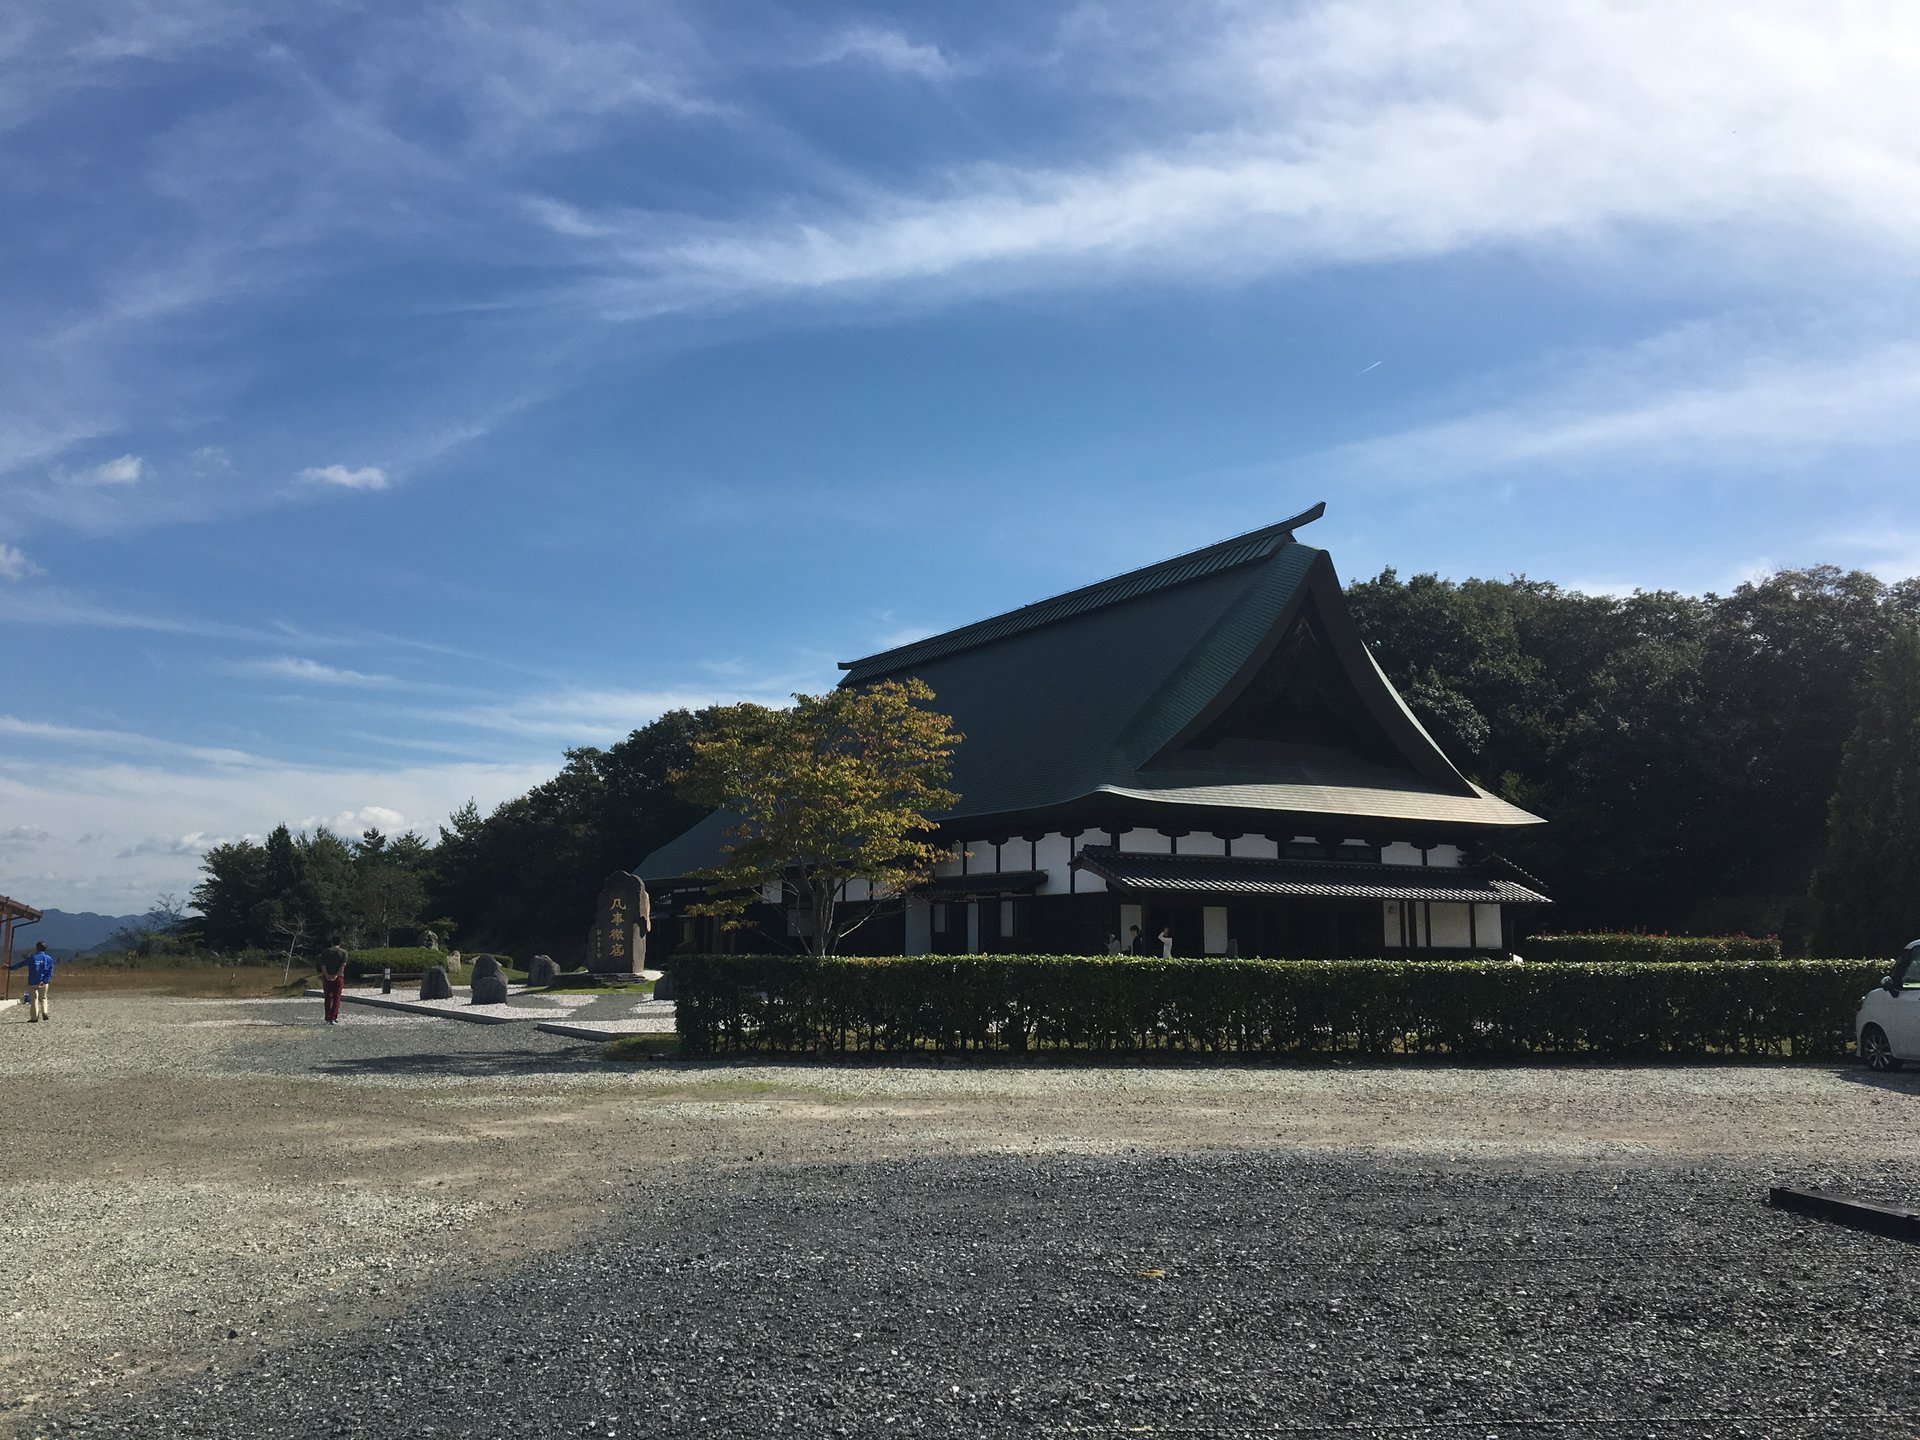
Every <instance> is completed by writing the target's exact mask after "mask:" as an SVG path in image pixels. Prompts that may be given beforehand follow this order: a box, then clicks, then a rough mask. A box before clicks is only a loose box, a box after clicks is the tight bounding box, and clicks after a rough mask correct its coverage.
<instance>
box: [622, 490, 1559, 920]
mask: <svg viewBox="0 0 1920 1440" xmlns="http://www.w3.org/2000/svg"><path fill="white" fill-rule="evenodd" d="M1325 508H1326V507H1325V506H1324V505H1316V506H1314V507H1313V508H1312V509H1310V510H1308V511H1305V512H1304V513H1302V514H1300V515H1296V516H1294V517H1293V518H1292V519H1290V520H1284V521H1282V522H1280V523H1279V524H1276V525H1270V526H1268V527H1266V528H1265V529H1262V530H1256V531H1253V532H1252V533H1250V534H1246V535H1240V536H1236V537H1234V538H1233V539H1230V540H1223V541H1221V542H1220V543H1218V544H1216V545H1210V546H1208V547H1206V548H1205V549H1202V550H1196V551H1194V552H1192V553H1191V554H1187V555H1180V556H1176V557H1174V558H1173V559H1171V560H1163V561H1161V562H1160V563H1159V564H1156V565H1149V566H1147V567H1146V568H1145V569H1141V570H1134V571H1131V572H1129V573H1127V574H1125V575H1119V576H1116V577H1114V578H1113V579H1111V580H1103V581H1101V582H1100V583H1098V584H1095V585H1088V586H1085V587H1084V588H1082V589H1078V590H1072V591H1069V592H1068V593H1066V594H1064V595H1058V596H1055V597H1054V598H1052V599H1050V600H1042V601H1040V602H1038V603H1037V604H1033V605H1027V606H1024V607H1023V608H1021V609H1018V610H1013V611H1009V612H1008V613H1006V614H1004V615H996V616H994V617H992V618H991V619H987V620H981V621H978V622H976V623H974V624H971V625H966V626H963V627H961V628H960V629H958V630H950V631H948V632H946V633H945V634H943V635H935V636H932V637H930V638H928V639H925V640H916V641H914V642H913V643H911V644H908V645H902V646H899V647H898V648H896V649H892V650H888V651H885V652H883V653H881V654H878V655H870V656H868V657H866V658H865V659H863V660H853V661H848V662H845V663H843V665H842V666H841V668H842V669H843V670H845V671H846V675H845V678H844V679H843V681H842V682H841V683H842V684H846V685H864V684H869V683H872V682H875V681H881V680H887V679H905V678H907V677H909V676H918V677H919V678H920V679H922V680H924V681H926V683H927V684H928V685H930V686H931V687H932V688H933V691H934V695H935V699H934V702H933V703H934V707H935V708H937V709H939V710H941V711H943V712H945V713H947V714H950V715H951V716H953V718H954V722H955V725H956V728H957V729H958V730H959V731H960V732H961V733H962V734H963V735H964V736H965V737H966V738H965V740H964V741H963V742H962V743H961V745H960V747H959V749H958V750H957V751H956V753H955V757H954V766H953V780H952V784H951V788H952V789H953V790H955V791H957V792H958V793H959V795H960V797H961V798H960V801H959V803H958V804H957V805H956V806H955V807H954V808H953V810H951V811H950V812H948V813H945V814H943V815H940V816H938V817H936V818H937V819H938V821H939V824H940V834H939V837H938V838H939V841H940V843H942V844H943V845H944V846H945V847H946V849H947V851H948V856H947V858H946V859H944V860H942V861H941V862H940V864H939V866H938V867H937V869H936V872H935V878H934V879H933V881H932V883H931V884H929V885H928V886H926V887H925V888H924V890H922V891H921V892H919V893H917V894H915V895H914V896H912V897H910V898H909V899H907V900H906V901H905V902H904V903H903V902H901V901H899V900H894V901H890V902H887V903H885V904H883V905H882V906H880V907H879V908H878V909H877V911H876V914H875V917H874V919H873V920H872V921H871V922H870V923H869V924H867V925H866V926H864V927H863V928H862V929H861V930H859V931H858V932H856V934H855V935H854V936H853V937H852V939H851V940H850V942H849V943H848V944H847V945H846V946H845V947H843V948H845V949H847V950H849V951H853V952H859V953H869V954H873V953H881V954H886V953H894V954H897V953H906V954H922V953H927V952H939V953H965V952H973V951H1018V952H1025V953H1030V954H1063V953H1065V954H1072V953H1079V954H1089V953H1098V952H1099V951H1101V950H1102V949H1103V948H1104V947H1105V946H1106V944H1107V941H1108V937H1109V936H1110V935H1114V934H1118V935H1119V936H1121V937H1122V938H1123V940H1124V939H1125V938H1127V937H1129V936H1130V933H1131V929H1132V927H1133V926H1136V925H1137V926H1139V927H1140V929H1141V932H1142V933H1143V934H1144V935H1146V936H1149V937H1155V936H1158V935H1159V933H1160V931H1161V929H1162V927H1163V926H1164V927H1167V928H1170V929H1171V931H1172V934H1173V950H1174V953H1175V954H1176V955H1196V956H1197V955H1267V956H1277V957H1285V958H1314V957H1334V956H1374V955H1380V956H1432V957H1435V958H1439V957H1446V956H1470V955H1499V954H1502V953H1504V952H1506V951H1509V950H1511V949H1513V948H1514V945H1515V943H1516V934H1517V933H1518V932H1517V928H1516V927H1517V926H1519V925H1520V924H1521V923H1522V922H1523V920H1524V917H1525V915H1526V913H1527V912H1526V910H1525V909H1524V907H1530V906H1539V905H1542V904H1545V903H1547V900H1546V896H1545V894H1544V893H1543V889H1544V887H1543V886H1542V885H1541V884H1540V882H1539V881H1537V880H1535V879H1533V878H1532V877H1531V876H1529V875H1527V874H1525V872H1523V871H1521V870H1519V869H1518V868H1517V867H1515V866H1513V865H1511V864H1510V863H1508V862H1506V861H1504V860H1502V859H1501V858H1500V857H1499V856H1498V855H1496V854H1495V853H1494V847H1495V846H1496V845H1497V844H1498V843H1499V841H1500V839H1501V837H1503V836H1505V835H1507V834H1509V833H1511V832H1513V831H1516V830H1519V829H1521V828H1523V827H1527V826H1532V825H1538V824H1541V823H1542V822H1541V820H1540V817H1538V816H1536V815H1532V814H1529V813H1528V812H1527V811H1525V810H1522V809H1519V808H1518V807H1516V806H1514V805H1511V804H1509V803H1507V802H1506V801H1504V800H1502V799H1500V798H1498V797H1497V796H1495V795H1492V794H1490V793H1489V792H1488V791H1486V790H1484V789H1482V788H1481V787H1480V786H1478V785H1476V784H1474V783H1473V782H1472V781H1470V780H1468V779H1467V778H1466V777H1465V776H1463V775H1462V774H1461V773H1460V772H1459V771H1458V770H1457V769H1456V768H1454V766H1453V764H1452V763H1451V762H1450V761H1449V760H1448V759H1447V757H1446V756H1445V755H1444V754H1442V753H1441V751H1440V747H1439V746H1438V745H1436V744H1435V743H1434V741H1433V738H1432V737H1431V736H1430V735H1428V734H1427V732H1426V730H1425V729H1424V728H1423V727H1422V726H1421V724H1420V722H1419V721H1418V720H1416V719H1415V718H1414V716H1413V714H1412V712H1411V711H1409V710H1408V709H1407V706H1406V704H1405V702H1403V701H1402V700H1401V698H1400V696H1399V694H1398V693H1397V692H1396V691H1395V690H1394V688H1393V686H1392V685H1391V684H1389V683H1388V681H1387V679H1386V677H1385V675H1383V674H1382V673H1381V671H1380V668H1379V666H1377V665H1376V664H1375V663H1374V661H1373V657H1372V656H1371V655H1370V654H1369V653H1368V651H1367V647H1366V646H1365V644H1364V643H1362V641H1361V639H1360V636H1359V634H1358V632H1357V631H1356V630H1355V628H1354V623H1353V619H1352V617H1351V615H1350V614H1349V612H1348V609H1347V603H1346V597H1345V596H1344V595H1343V594H1342V592H1341V589H1340V582H1339V580H1338V579H1337V578H1336V576H1335V574H1334V570H1333V562H1332V561H1331V560H1330V559H1329V557H1328V556H1327V554H1326V552H1325V551H1322V550H1317V549H1314V548H1313V547H1312V546H1309V545H1305V544H1302V543H1301V542H1300V540H1299V539H1297V538H1296V536H1295V532H1296V531H1297V530H1299V529H1300V528H1301V527H1302V526H1304V525H1306V524H1308V523H1309V522H1311V521H1313V520H1316V519H1318V518H1319V517H1320V515H1321V514H1322V513H1323V512H1324V510H1325ZM730 823H731V817H729V816H727V815H724V814H720V815H714V816H710V817H708V818H707V819H706V820H705V821H703V822H701V823H700V824H699V825H697V826H695V827H694V828H693V829H692V830H690V831H688V832H687V833H686V834H685V835H683V836H681V837H680V838H679V839H677V840H675V841H673V842H672V843H670V844H668V845H665V846H663V847H662V848H661V849H659V850H658V851H656V852H654V854H652V855H650V856H649V857H647V859H646V860H645V861H643V862H642V864H641V865H640V866H639V867H638V872H637V873H639V875H640V876H641V877H642V878H643V879H645V880H646V881H647V883H648V885H649V887H651V888H652V890H653V892H654V894H655V896H656V901H655V903H656V906H657V907H658V910H657V913H656V929H657V932H663V933H661V934H660V938H662V939H669V940H670V941H672V942H673V943H676V944H678V945H679V946H682V947H687V946H704V945H707V944H712V943H714V942H715V937H714V936H713V935H712V934H711V932H710V931H708V930H707V929H706V927H705V923H704V922H697V921H694V920H692V919H687V918H681V919H678V920H676V919H674V918H673V917H674V916H675V913H676V912H677V911H681V910H683V909H684V903H685V900H686V898H687V896H688V893H689V889H690V887H691V886H692V883H693V882H691V881H690V880H689V879H688V878H687V877H688V875H689V873H690V872H692V871H695V870H697V869H699V868H701V867H702V866H705V865H708V864H711V863H713V862H714V861H715V860H716V859H717V858H718V855H719V850H720V847H721V846H722V845H723V844H724V843H725V832H726V830H727V828H728V826H729V824H730ZM848 898H849V899H851V900H855V901H860V900H864V899H865V898H867V897H864V896H861V895H857V894H856V895H850V896H849V897H848ZM768 899H769V901H770V903H769V904H768V905H767V906H765V907H763V909H762V911H761V913H760V914H758V916H757V917H756V919H757V923H758V926H759V929H760V931H761V934H760V936H758V937H756V938H755V939H754V940H752V941H750V942H746V943H750V944H752V945H753V946H754V947H755V948H760V947H762V946H779V945H789V946H797V945H798V944H799V943H800V942H799V941H798V940H797V939H796V938H794V937H797V936H802V935H804V934H805V933H806V927H807V917H806V916H805V915H804V914H801V913H799V912H796V911H793V910H790V909H786V908H785V907H784V906H783V905H781V904H779V903H771V902H775V901H776V900H777V897H775V896H773V895H772V894H769V896H768ZM791 903H792V902H787V904H789V905H790V904H791ZM783 911H784V913H783ZM1156 953H1157V947H1156Z"/></svg>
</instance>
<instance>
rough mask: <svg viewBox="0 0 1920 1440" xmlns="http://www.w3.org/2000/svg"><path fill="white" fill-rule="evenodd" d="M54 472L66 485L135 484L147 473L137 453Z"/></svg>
mask: <svg viewBox="0 0 1920 1440" xmlns="http://www.w3.org/2000/svg"><path fill="white" fill-rule="evenodd" d="M56 473H57V475H58V478H59V479H60V480H61V481H62V482H63V483H65V484H68V485H137V484H138V483H139V482H140V481H141V479H143V478H144V477H145V475H146V473H147V462H146V461H144V460H142V459H141V458H140V457H139V456H138V455H121V456H118V457H116V458H115V459H112V460H103V461H101V462H100V463H99V464H98V465H90V466H87V467H86V468H85V469H81V470H61V471H58V472H56Z"/></svg>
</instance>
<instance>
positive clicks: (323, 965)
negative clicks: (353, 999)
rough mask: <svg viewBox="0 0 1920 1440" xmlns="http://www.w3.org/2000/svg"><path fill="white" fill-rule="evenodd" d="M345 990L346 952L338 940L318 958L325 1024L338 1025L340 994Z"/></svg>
mask: <svg viewBox="0 0 1920 1440" xmlns="http://www.w3.org/2000/svg"><path fill="white" fill-rule="evenodd" d="M346 988H347V952H346V951H345V950H343V949H342V948H341V946H340V942H339V941H338V940H336V941H334V942H333V944H331V945H329V946H328V947H327V949H326V953H325V954H323V955H322V956H321V957H320V993H321V994H322V995H324V996H326V1000H327V1024H329V1025H338V1024H339V1023H340V992H341V991H343V990H345V989H346Z"/></svg>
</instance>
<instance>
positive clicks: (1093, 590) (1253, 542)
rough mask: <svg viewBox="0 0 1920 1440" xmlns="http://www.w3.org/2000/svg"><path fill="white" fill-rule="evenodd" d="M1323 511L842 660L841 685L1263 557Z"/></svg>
mask: <svg viewBox="0 0 1920 1440" xmlns="http://www.w3.org/2000/svg"><path fill="white" fill-rule="evenodd" d="M1326 513H1327V504H1326V501H1324V500H1323V501H1321V502H1320V503H1319V504H1317V505H1314V506H1312V507H1311V508H1309V509H1306V510H1302V511H1301V512H1300V513H1299V514H1298V515H1296V516H1294V517H1293V518H1292V519H1291V520H1282V521H1280V522H1279V523H1278V524H1276V525H1269V526H1267V527H1266V528H1264V529H1261V530H1250V531H1248V532H1247V533H1246V534H1245V535H1235V536H1234V537H1233V538H1232V539H1230V540H1221V541H1219V542H1217V543H1216V544H1213V545H1209V546H1207V547H1206V548H1205V549H1202V550H1194V551H1191V552H1189V553H1188V554H1185V555H1176V556H1174V558H1173V559H1171V560H1162V561H1160V562H1159V563H1158V564H1154V565H1147V566H1143V567H1142V568H1140V569H1138V570H1129V571H1127V573H1126V574H1124V575H1115V576H1114V577H1113V578H1112V579H1110V580H1101V581H1098V582H1096V583H1095V584H1092V585H1084V586H1082V587H1081V588H1080V589H1078V590H1069V591H1068V592H1067V593H1066V594H1064V595H1055V596H1054V597H1052V598H1051V599H1048V600H1037V601H1035V602H1034V603H1033V604H1031V605H1023V606H1021V607H1020V608H1019V609H1018V610H1009V611H1007V612H1006V613H1005V614H1004V615H995V616H992V617H991V618H989V619H986V620H976V621H974V622H973V623H972V624H971V625H962V626H961V627H960V628H959V629H958V630H949V631H947V632H946V633H945V634H942V635H929V636H928V637H927V638H926V639H924V640H913V641H909V642H908V643H907V644H905V645H899V646H896V647H894V648H893V649H891V650H883V651H881V652H880V653H879V654H878V655H869V656H867V657H866V659H864V660H842V661H841V662H840V668H841V669H842V670H845V671H846V672H847V675H846V678H845V680H844V681H843V682H842V683H843V684H847V685H863V684H865V683H866V682H867V681H869V680H878V679H882V678H884V677H886V676H888V675H898V674H906V673H913V672H915V671H916V670H917V668H918V667H921V666H924V665H925V664H927V663H928V662H929V661H932V660H938V659H941V658H943V657H945V656H948V655H957V654H959V653H960V652H961V651H963V650H973V649H977V648H978V647H980V646H982V645H989V644H991V643H992V642H994V641H995V640H1005V639H1007V638H1009V637H1010V636H1014V635H1019V634H1023V633H1024V632H1026V631H1029V630H1038V629H1040V628H1041V627H1043V626H1046V625H1052V624H1056V623H1058V622H1059V621H1062V620H1067V619H1071V618H1072V617H1073V616H1075V615H1085V614H1088V613H1090V612H1092V611H1095V610H1101V609H1104V608H1106V607H1107V606H1110V605H1118V604H1119V603H1121V602H1122V601H1125V600H1133V599H1137V598H1138V597H1140V596H1142V595H1151V594H1154V593H1155V592H1156V591H1160V590H1166V589H1169V588H1171V587H1172V586H1175V585H1181V584H1184V583H1186V582H1187V581H1189V580H1200V579H1204V578H1206V577H1207V576H1209V575H1219V574H1222V573H1224V572H1226V571H1228V570H1233V569H1237V568H1238V567H1240V566H1242V565H1247V564H1251V563H1252V562H1254V561H1256V560H1265V559H1268V558H1269V557H1271V556H1272V555H1273V554H1275V553H1276V552H1277V551H1278V550H1279V549H1280V548H1281V547H1282V546H1284V545H1285V544H1287V542H1288V541H1290V540H1291V539H1292V538H1293V532H1294V531H1295V530H1296V529H1298V528H1299V527H1300V526H1302V525H1309V524H1311V523H1312V522H1313V521H1315V520H1318V519H1319V518H1320V517H1321V516H1322V515H1324V514H1326Z"/></svg>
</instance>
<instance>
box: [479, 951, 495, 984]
mask: <svg viewBox="0 0 1920 1440" xmlns="http://www.w3.org/2000/svg"><path fill="white" fill-rule="evenodd" d="M499 973H500V962H499V960H498V959H496V958H495V957H494V956H492V955H476V956H474V957H473V978H474V979H475V980H476V981H478V980H482V979H484V978H486V977H487V976H489V975H498V974H499Z"/></svg>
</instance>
